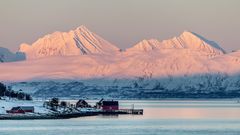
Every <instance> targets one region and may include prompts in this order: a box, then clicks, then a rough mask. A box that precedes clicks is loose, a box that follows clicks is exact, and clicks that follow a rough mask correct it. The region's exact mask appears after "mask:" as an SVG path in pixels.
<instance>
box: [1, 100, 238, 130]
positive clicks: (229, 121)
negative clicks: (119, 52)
mask: <svg viewBox="0 0 240 135" xmlns="http://www.w3.org/2000/svg"><path fill="white" fill-rule="evenodd" d="M120 104H121V107H122V108H131V107H132V104H134V107H135V108H143V109H144V115H119V116H93V117H82V118H76V119H67V120H16V121H15V120H13V121H11V120H7V121H4V120H1V121H0V135H19V134H21V135H43V134H44V135H239V134H240V103H238V102H237V101H236V100H210V101H209V100H208V101H207V100H206V101H203V100H198V101H196V100H195V101H192V100H191V101H190V100H159V101H156V100H128V101H120Z"/></svg>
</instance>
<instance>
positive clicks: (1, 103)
mask: <svg viewBox="0 0 240 135" xmlns="http://www.w3.org/2000/svg"><path fill="white" fill-rule="evenodd" d="M17 106H34V111H35V113H49V112H50V110H49V109H46V108H44V107H43V102H42V101H23V100H17V99H8V98H5V99H4V100H0V114H6V110H11V109H12V107H17Z"/></svg>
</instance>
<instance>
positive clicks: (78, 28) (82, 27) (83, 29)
mask: <svg viewBox="0 0 240 135" xmlns="http://www.w3.org/2000/svg"><path fill="white" fill-rule="evenodd" d="M76 30H79V31H86V32H90V30H89V29H88V28H87V27H86V26H85V25H80V26H79V27H77V28H76Z"/></svg>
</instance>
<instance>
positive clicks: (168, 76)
mask: <svg viewBox="0 0 240 135" xmlns="http://www.w3.org/2000/svg"><path fill="white" fill-rule="evenodd" d="M20 51H21V52H24V53H26V55H27V58H28V59H31V60H26V61H22V62H14V63H3V64H0V74H1V76H0V80H2V81H8V82H17V83H14V84H12V86H13V87H16V88H22V89H24V87H25V88H27V89H31V90H33V91H34V93H35V94H36V95H37V96H39V95H44V94H50V95H51V96H54V94H55V95H57V94H59V93H61V94H62V93H65V95H68V96H69V95H71V94H73V95H77V94H78V93H81V94H84V95H86V96H87V95H88V96H90V95H94V94H96V96H99V95H108V94H110V96H112V97H114V96H117V97H133V98H139V97H146V98H148V97H150V98H151V97H162V96H164V95H166V94H167V95H166V96H169V94H170V95H171V94H172V93H175V95H174V94H172V95H171V96H172V97H178V94H179V93H181V94H183V95H184V97H191V96H193V95H194V96H193V97H197V96H198V94H202V96H200V97H208V94H209V93H210V94H212V96H214V97H216V95H217V96H221V94H222V95H227V97H234V96H238V95H239V96H240V91H239V89H240V85H239V82H240V79H239V78H240V77H239V75H240V51H235V52H232V53H226V52H225V51H224V50H223V49H222V48H221V47H220V46H219V45H218V44H217V43H215V42H213V41H209V40H207V39H206V38H204V37H202V36H200V35H198V34H196V33H193V32H188V31H185V32H183V33H182V34H181V35H180V36H178V37H174V38H172V39H169V40H164V41H158V40H156V39H151V40H143V41H142V42H140V43H138V44H137V45H135V46H133V47H132V48H129V49H127V50H126V51H119V49H118V48H117V47H115V46H114V45H112V44H110V43H109V42H107V41H105V40H104V39H102V38H100V37H99V36H97V35H96V34H94V33H92V32H90V31H89V30H87V28H86V27H84V26H81V27H79V28H77V29H76V30H74V31H70V32H68V33H64V32H55V33H53V34H51V35H47V36H45V37H43V38H41V39H39V40H38V41H36V42H35V43H33V44H32V45H21V48H20ZM39 58H41V59H39ZM49 80H51V81H49ZM59 80H60V81H59ZM62 80H63V81H62ZM66 80H67V81H66ZM19 81H20V83H18V82H19ZM144 93H145V94H144ZM186 94H190V95H188V96H186ZM57 96H59V95H57ZM60 96H61V95H60ZM210 97H211V96H210Z"/></svg>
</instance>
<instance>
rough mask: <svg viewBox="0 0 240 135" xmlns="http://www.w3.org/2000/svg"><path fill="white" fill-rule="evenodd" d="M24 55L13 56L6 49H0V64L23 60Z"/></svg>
mask: <svg viewBox="0 0 240 135" xmlns="http://www.w3.org/2000/svg"><path fill="white" fill-rule="evenodd" d="M25 59H26V58H25V54H24V53H21V52H16V53H15V54H14V53H12V52H10V51H9V50H8V49H6V48H3V47H0V63H1V62H14V61H22V60H25Z"/></svg>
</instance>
